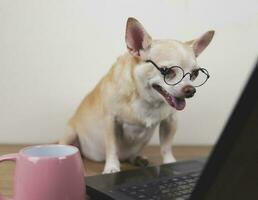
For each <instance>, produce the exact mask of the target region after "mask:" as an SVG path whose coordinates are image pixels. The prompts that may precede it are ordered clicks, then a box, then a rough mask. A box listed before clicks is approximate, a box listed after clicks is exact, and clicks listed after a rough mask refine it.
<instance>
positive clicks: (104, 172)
mask: <svg viewBox="0 0 258 200" xmlns="http://www.w3.org/2000/svg"><path fill="white" fill-rule="evenodd" d="M115 172H120V168H119V167H108V168H107V167H105V169H104V171H103V172H102V174H110V173H115Z"/></svg>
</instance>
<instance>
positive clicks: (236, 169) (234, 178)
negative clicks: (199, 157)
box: [191, 65, 258, 200]
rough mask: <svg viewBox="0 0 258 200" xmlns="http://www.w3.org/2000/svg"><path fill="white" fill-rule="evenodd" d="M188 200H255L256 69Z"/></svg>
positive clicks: (257, 179)
mask: <svg viewBox="0 0 258 200" xmlns="http://www.w3.org/2000/svg"><path fill="white" fill-rule="evenodd" d="M191 199H198V200H204V199H205V200H206V199H207V200H213V199H214V200H215V199H226V200H231V199H232V200H243V199H248V200H252V199H258V66H257V65H256V68H255V69H254V71H253V73H252V75H251V77H250V79H249V81H248V84H247V85H246V87H245V89H244V91H243V93H242V95H241V97H240V99H239V101H238V103H237V104H236V107H235V109H234V111H233V112H232V114H231V117H230V119H229V120H228V123H227V124H226V126H225V129H224V131H223V133H222V135H221V136H220V139H219V140H218V143H217V144H216V146H215V148H214V150H213V152H212V154H211V156H210V158H209V161H208V162H207V165H206V167H205V169H204V171H203V173H202V175H201V177H200V180H199V182H198V184H197V186H196V188H195V189H194V192H193V195H192V197H191Z"/></svg>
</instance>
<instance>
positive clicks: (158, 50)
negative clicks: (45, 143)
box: [59, 18, 214, 173]
mask: <svg viewBox="0 0 258 200" xmlns="http://www.w3.org/2000/svg"><path fill="white" fill-rule="evenodd" d="M213 35H214V31H208V32H206V33H205V34H203V35H202V36H201V37H199V38H198V39H195V40H191V41H187V42H180V41H177V40H154V39H152V38H151V36H150V35H149V34H148V33H147V32H146V30H145V29H144V27H143V26H142V24H141V23H140V22H139V21H137V20H136V19H135V18H128V20H127V25H126V34H125V41H126V45H127V49H128V51H127V52H126V53H125V54H123V55H122V56H120V57H119V58H118V59H117V61H116V62H115V64H114V65H113V66H112V68H111V69H110V71H109V72H108V73H107V74H106V75H105V76H104V77H103V78H102V79H101V80H100V82H99V83H98V84H97V85H96V87H95V88H94V89H93V90H92V91H91V92H90V93H89V94H88V95H87V96H86V97H85V99H84V100H83V101H82V103H81V104H80V106H79V108H78V109H77V111H76V113H75V114H74V116H73V117H72V118H71V120H70V121H69V124H68V130H67V134H66V136H65V137H64V138H62V139H61V140H60V141H59V143H60V144H73V143H74V142H75V141H76V140H77V141H79V144H80V149H81V152H82V154H83V156H85V157H87V158H89V159H92V160H95V161H105V167H104V171H103V173H113V172H118V171H120V161H123V160H128V161H131V162H132V163H135V161H136V160H139V159H143V157H141V156H140V152H141V150H142V149H143V147H144V146H145V145H146V144H147V143H148V141H149V140H150V139H151V137H152V135H153V133H154V130H155V129H156V127H159V135H160V147H161V148H160V149H161V150H160V151H161V156H162V158H163V163H170V162H174V161H175V158H174V156H173V154H172V151H171V146H172V139H173V137H174V135H175V132H176V116H175V114H176V111H178V110H183V109H184V108H185V105H186V101H185V98H190V97H193V96H194V93H195V92H196V87H197V86H200V85H202V84H203V83H204V82H205V81H206V80H207V79H208V78H209V74H208V71H207V70H206V69H204V68H200V67H199V66H198V64H197V61H196V57H197V56H199V55H200V53H201V52H202V51H203V50H204V49H205V48H206V47H207V46H208V44H209V43H210V41H211V40H212V38H213ZM199 76H200V77H202V78H203V79H202V80H201V78H199ZM198 78H199V79H200V80H199V79H198ZM197 79H198V81H199V82H197ZM143 160H144V159H143Z"/></svg>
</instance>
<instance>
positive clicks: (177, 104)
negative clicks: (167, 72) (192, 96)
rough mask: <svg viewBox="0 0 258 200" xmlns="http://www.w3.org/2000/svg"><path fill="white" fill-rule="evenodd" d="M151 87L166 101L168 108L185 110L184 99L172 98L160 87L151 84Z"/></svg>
mask: <svg viewBox="0 0 258 200" xmlns="http://www.w3.org/2000/svg"><path fill="white" fill-rule="evenodd" d="M152 87H153V88H154V89H155V90H156V91H157V92H158V93H160V94H161V95H162V96H163V97H164V98H165V99H166V101H167V102H168V104H169V105H170V106H172V107H173V108H175V109H176V110H183V109H184V108H185V105H186V102H185V99H184V98H179V97H174V96H172V95H171V94H169V93H168V92H167V91H166V90H165V89H164V88H163V87H161V86H160V85H157V84H153V85H152Z"/></svg>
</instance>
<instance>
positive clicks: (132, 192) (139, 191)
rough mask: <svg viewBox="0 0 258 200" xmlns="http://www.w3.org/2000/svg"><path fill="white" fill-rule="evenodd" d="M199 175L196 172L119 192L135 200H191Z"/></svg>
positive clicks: (125, 187)
mask: <svg viewBox="0 0 258 200" xmlns="http://www.w3.org/2000/svg"><path fill="white" fill-rule="evenodd" d="M199 175H200V173H196V172H195V173H191V174H187V175H183V176H173V177H166V178H162V179H158V180H154V181H152V182H145V183H142V184H141V185H140V184H138V185H130V186H128V185H126V186H121V187H119V189H118V190H119V191H120V192H122V193H124V194H126V195H127V196H130V197H131V198H132V199H135V200H172V199H175V200H185V199H189V197H190V194H191V192H192V190H193V188H194V186H195V184H196V182H197V179H198V177H199Z"/></svg>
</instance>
